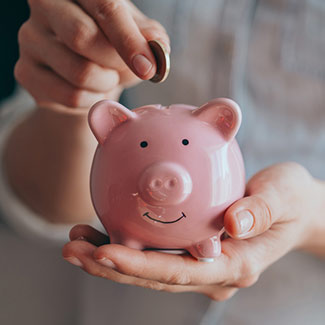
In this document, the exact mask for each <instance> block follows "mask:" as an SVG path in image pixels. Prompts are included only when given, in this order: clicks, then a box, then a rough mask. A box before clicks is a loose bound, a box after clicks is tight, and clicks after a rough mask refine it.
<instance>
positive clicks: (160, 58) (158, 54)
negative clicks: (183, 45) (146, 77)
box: [148, 40, 170, 83]
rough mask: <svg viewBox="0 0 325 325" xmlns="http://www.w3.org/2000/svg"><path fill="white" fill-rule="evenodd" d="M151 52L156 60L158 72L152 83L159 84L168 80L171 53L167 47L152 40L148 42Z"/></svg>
mask: <svg viewBox="0 0 325 325" xmlns="http://www.w3.org/2000/svg"><path fill="white" fill-rule="evenodd" d="M148 44H149V46H150V48H151V51H152V53H153V55H154V57H155V59H156V65H157V70H156V74H155V75H154V76H153V77H152V78H151V79H150V81H152V82H155V83H159V82H163V81H165V80H166V79H167V77H168V74H169V69H170V60H169V53H168V52H167V50H166V48H165V46H164V45H163V44H162V43H161V42H159V41H157V40H152V41H149V42H148Z"/></svg>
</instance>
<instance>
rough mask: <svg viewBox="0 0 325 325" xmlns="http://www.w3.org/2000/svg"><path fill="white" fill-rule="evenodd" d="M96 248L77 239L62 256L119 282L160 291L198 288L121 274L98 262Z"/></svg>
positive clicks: (65, 248) (93, 273)
mask: <svg viewBox="0 0 325 325" xmlns="http://www.w3.org/2000/svg"><path fill="white" fill-rule="evenodd" d="M95 250H96V246H94V245H92V244H90V243H88V242H85V241H79V240H76V241H72V242H70V243H68V244H66V245H65V246H64V247H63V250H62V256H63V258H64V259H65V260H66V261H68V262H69V263H71V264H73V265H75V266H79V267H81V268H82V269H83V270H84V271H86V272H87V273H89V274H91V275H94V276H97V277H102V278H105V279H108V280H112V281H115V282H118V283H123V284H130V285H136V286H139V287H143V288H149V289H153V290H159V291H161V290H164V291H168V292H187V291H193V292H196V291H197V289H198V288H196V287H195V286H189V287H186V286H170V285H164V284H162V283H159V282H156V281H151V280H147V279H139V278H136V277H131V276H127V275H124V274H121V273H119V272H117V271H116V270H114V269H111V268H108V267H106V266H103V265H101V264H98V263H97V262H96V261H95V259H94V257H93V253H94V251H95Z"/></svg>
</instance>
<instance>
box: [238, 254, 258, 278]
mask: <svg viewBox="0 0 325 325" xmlns="http://www.w3.org/2000/svg"><path fill="white" fill-rule="evenodd" d="M254 274H258V263H255V262H254V261H251V260H246V259H245V260H243V261H242V263H241V266H240V271H239V274H238V276H237V277H236V278H237V281H236V282H237V283H238V282H240V281H242V279H245V278H250V277H252V276H254Z"/></svg>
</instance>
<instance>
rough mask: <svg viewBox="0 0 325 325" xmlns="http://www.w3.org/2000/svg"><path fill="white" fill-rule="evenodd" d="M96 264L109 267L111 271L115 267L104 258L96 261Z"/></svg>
mask: <svg viewBox="0 0 325 325" xmlns="http://www.w3.org/2000/svg"><path fill="white" fill-rule="evenodd" d="M97 262H98V263H100V264H102V265H104V266H107V267H109V268H111V269H115V268H116V265H115V264H114V263H113V262H112V261H111V260H109V259H108V258H105V257H104V258H101V259H99V260H97Z"/></svg>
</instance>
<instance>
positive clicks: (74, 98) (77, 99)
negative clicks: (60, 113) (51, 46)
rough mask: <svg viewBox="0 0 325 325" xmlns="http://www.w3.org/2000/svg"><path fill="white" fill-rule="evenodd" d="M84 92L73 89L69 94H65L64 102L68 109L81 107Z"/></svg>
mask: <svg viewBox="0 0 325 325" xmlns="http://www.w3.org/2000/svg"><path fill="white" fill-rule="evenodd" d="M84 98H85V92H84V91H83V90H81V89H74V90H72V91H71V93H69V94H67V95H66V96H65V98H64V102H65V104H66V105H67V106H69V107H83V106H84V105H83V102H84Z"/></svg>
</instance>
